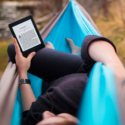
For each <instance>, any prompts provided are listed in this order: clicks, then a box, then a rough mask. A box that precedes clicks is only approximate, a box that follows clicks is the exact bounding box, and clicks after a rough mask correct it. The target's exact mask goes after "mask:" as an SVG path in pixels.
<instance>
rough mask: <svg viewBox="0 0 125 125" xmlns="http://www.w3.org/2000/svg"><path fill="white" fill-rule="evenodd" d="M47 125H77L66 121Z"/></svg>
mask: <svg viewBox="0 0 125 125" xmlns="http://www.w3.org/2000/svg"><path fill="white" fill-rule="evenodd" d="M45 125H76V123H74V122H72V121H64V122H60V123H56V124H53V123H51V124H45Z"/></svg>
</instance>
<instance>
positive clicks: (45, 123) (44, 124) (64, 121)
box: [37, 111, 79, 125]
mask: <svg viewBox="0 0 125 125" xmlns="http://www.w3.org/2000/svg"><path fill="white" fill-rule="evenodd" d="M77 123H79V121H78V119H77V118H76V117H74V116H72V115H70V114H67V113H61V114H59V115H55V114H53V113H52V112H49V111H45V112H44V113H43V120H42V121H41V122H39V123H38V124H37V125H75V124H77Z"/></svg>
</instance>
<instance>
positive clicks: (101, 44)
mask: <svg viewBox="0 0 125 125" xmlns="http://www.w3.org/2000/svg"><path fill="white" fill-rule="evenodd" d="M88 52H89V55H90V57H91V58H92V59H93V60H94V61H96V62H102V63H103V64H105V65H106V66H107V67H110V68H112V69H113V71H114V74H115V76H116V80H118V81H117V82H120V81H122V80H123V79H125V68H124V66H123V64H122V62H121V61H120V59H119V58H118V56H117V54H116V52H115V49H114V47H113V46H112V45H111V44H110V43H108V42H106V41H95V42H93V43H91V44H90V46H89V48H88Z"/></svg>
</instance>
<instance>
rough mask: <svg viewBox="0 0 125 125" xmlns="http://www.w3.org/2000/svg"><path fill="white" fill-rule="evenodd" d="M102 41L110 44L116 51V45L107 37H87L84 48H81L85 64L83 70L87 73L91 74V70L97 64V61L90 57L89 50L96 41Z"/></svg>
mask: <svg viewBox="0 0 125 125" xmlns="http://www.w3.org/2000/svg"><path fill="white" fill-rule="evenodd" d="M100 40H102V41H105V42H108V43H110V44H111V45H112V46H113V48H114V49H115V51H116V47H115V45H114V44H113V43H112V42H111V41H110V40H109V39H107V38H105V37H101V36H96V35H88V36H86V38H85V39H84V41H83V44H82V48H81V57H82V60H83V62H84V63H83V69H84V70H85V71H86V72H90V70H91V68H92V67H93V65H94V64H95V61H94V60H93V59H92V58H91V57H90V55H89V53H88V48H89V46H90V44H91V43H93V42H95V41H100Z"/></svg>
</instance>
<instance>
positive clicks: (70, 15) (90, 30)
mask: <svg viewBox="0 0 125 125" xmlns="http://www.w3.org/2000/svg"><path fill="white" fill-rule="evenodd" d="M40 33H41V36H42V38H43V40H44V42H47V41H50V42H52V43H53V45H54V47H55V49H56V50H59V51H63V52H67V53H71V49H70V47H69V45H68V44H67V42H66V38H69V39H72V40H73V41H74V42H75V44H76V45H77V46H78V47H81V44H82V42H83V40H84V38H85V37H86V36H87V35H92V34H93V35H101V34H100V32H99V30H98V29H97V27H96V25H95V24H94V22H93V21H92V19H91V17H90V16H89V15H88V13H87V12H86V11H85V9H84V8H83V7H82V6H81V5H80V4H79V3H77V2H76V1H73V0H70V1H69V3H68V4H67V5H66V6H65V7H64V9H63V10H62V11H61V12H60V13H59V14H57V15H55V17H54V18H53V19H52V20H51V21H50V22H49V23H48V24H47V25H46V26H45V27H44V28H43V29H42V30H41V31H40ZM8 65H14V64H10V63H9V64H8ZM96 65H97V66H95V67H94V69H93V71H92V73H91V77H90V80H89V82H88V84H87V89H86V91H85V92H84V96H83V99H82V102H81V104H82V105H81V108H80V109H81V110H80V111H79V113H78V118H79V119H80V121H81V124H80V125H83V123H85V125H94V123H103V120H104V119H105V121H108V120H109V119H110V118H108V117H105V115H107V114H108V113H109V111H108V109H109V108H111V107H112V106H113V107H114V108H111V110H110V112H113V113H114V115H113V113H109V114H110V117H112V118H111V119H110V122H104V123H106V125H111V124H112V123H113V125H116V124H117V123H121V122H120V121H121V120H120V113H119V112H118V111H119V106H118V104H117V103H116V102H117V101H116V100H117V96H116V94H115V93H116V90H115V82H113V83H112V84H113V86H114V88H113V89H111V88H110V89H108V86H107V84H110V83H109V82H107V81H106V82H105V87H104V88H103V87H102V88H101V90H100V89H98V87H99V86H100V81H98V82H97V84H96V86H95V87H97V89H96V88H95V87H93V84H95V83H93V82H92V80H93V79H95V78H96V77H97V76H98V79H99V80H101V78H102V73H101V72H102V71H101V69H102V68H103V67H104V66H102V65H101V64H96ZM98 65H99V66H98ZM13 67H14V68H15V65H14V66H13ZM15 69H16V68H15ZM6 70H7V71H10V70H12V69H11V68H8V67H7V69H6ZM13 72H14V74H15V73H16V70H15V71H13ZM93 72H98V73H97V74H96V75H94V73H93ZM107 74H108V75H109V74H110V76H111V77H110V78H109V80H113V79H114V78H113V75H112V72H110V69H108V68H105V74H104V75H103V79H105V80H107ZM4 76H6V72H5V75H4ZM28 78H29V79H30V80H31V83H35V84H31V87H32V89H33V92H34V94H35V96H36V98H38V96H39V95H40V94H41V87H40V86H42V79H40V78H38V77H36V76H33V75H32V74H29V73H28ZM103 79H102V80H103ZM4 81H6V78H5V77H4V78H2V80H1V82H4ZM12 81H15V79H13V80H12ZM101 82H102V81H101ZM11 84H12V82H11ZM17 84H18V82H17ZM2 85H3V84H2ZM15 85H16V84H15ZM0 89H3V87H2V86H0ZM9 89H10V88H9ZM95 89H96V93H94V92H95ZM4 90H5V89H4ZM4 90H3V91H4ZM36 90H37V91H36ZM110 90H112V93H110V92H109V91H110ZM13 91H15V93H16V91H17V97H16V99H15V97H12V98H13V102H11V104H13V105H14V109H13V106H12V105H11V110H10V112H11V113H10V114H7V113H5V114H4V115H2V112H0V122H1V121H2V118H5V117H6V118H7V119H8V120H7V121H6V124H5V120H4V121H3V123H4V125H8V124H10V122H11V125H20V121H21V117H22V106H21V99H20V92H19V90H17V85H16V87H15V89H14V90H13ZM89 91H90V92H91V94H94V95H95V97H96V96H97V93H99V95H100V94H101V92H100V91H106V92H108V94H109V97H110V100H111V102H112V103H108V101H107V102H106V103H107V104H106V105H103V104H102V102H105V99H106V96H105V97H103V96H101V95H100V96H99V98H91V95H89V93H88V92H89ZM15 93H14V94H15ZM113 94H114V95H113ZM0 95H1V94H0ZM86 96H88V97H90V101H89V100H87V101H85V100H86ZM107 96H108V95H107ZM101 97H102V98H101ZM100 98H101V99H100ZM0 99H1V98H0ZM14 99H15V104H14ZM4 101H5V100H4ZM91 101H92V103H91ZM0 102H1V101H0ZM85 102H86V103H85ZM87 104H89V106H90V109H89V108H87V109H86V110H85V107H87ZM93 104H94V105H93ZM98 105H100V108H99V109H100V110H102V109H101V108H103V107H104V108H106V109H107V110H105V111H106V112H105V111H104V112H103V113H102V114H101V113H99V112H96V113H95V114H94V115H92V113H93V111H95V109H97V108H95V107H96V106H98ZM83 106H85V107H83ZM93 106H95V107H94V108H93ZM101 106H102V107H101ZM105 106H106V107H105ZM12 110H13V114H12ZM83 110H85V111H86V112H88V114H87V115H85V114H84V111H83ZM0 111H1V109H0ZM11 115H12V118H11ZM2 116H3V117H2ZM82 116H83V117H82ZM97 116H100V117H101V120H100V121H97V122H95V121H96V119H97ZM108 116H109V115H108ZM89 118H90V120H91V123H90V122H89ZM85 119H86V120H85ZM114 119H115V121H116V124H114V121H113V120H114ZM84 120H85V122H84ZM94 120H95V121H94ZM1 123H2V122H1ZM109 123H111V124H109ZM96 125H97V124H96ZM117 125H118V124H117Z"/></svg>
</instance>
